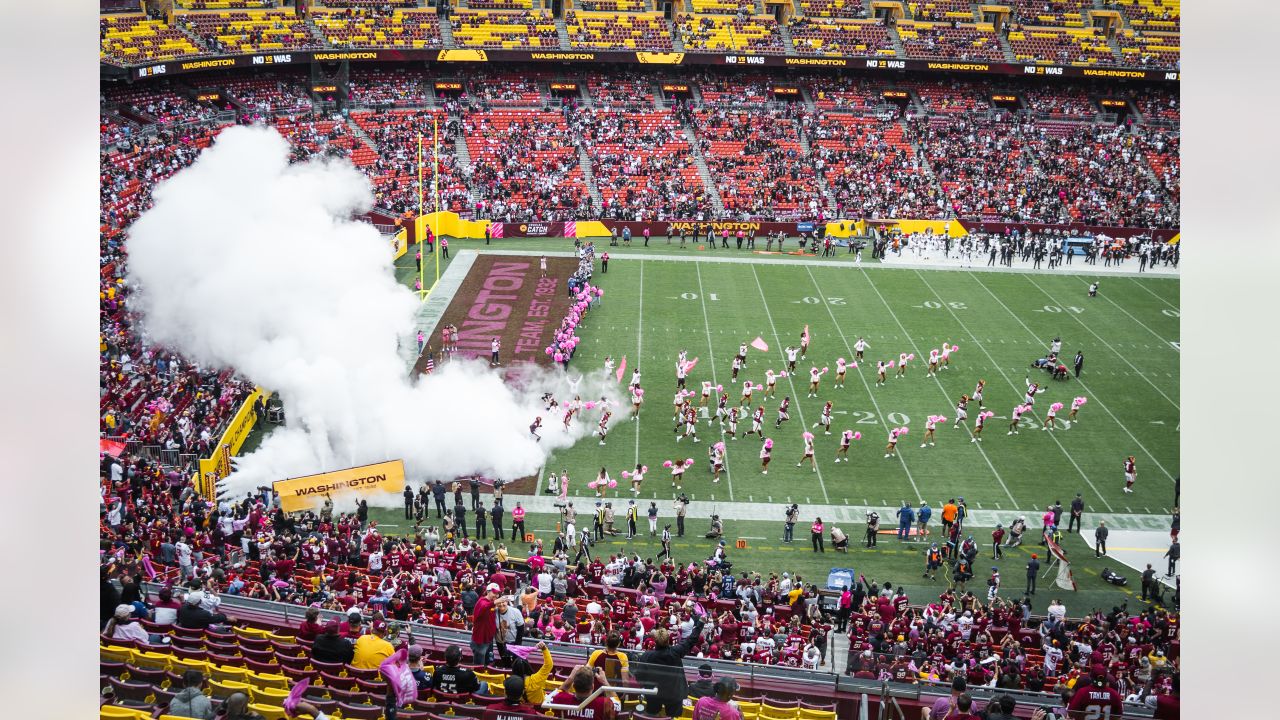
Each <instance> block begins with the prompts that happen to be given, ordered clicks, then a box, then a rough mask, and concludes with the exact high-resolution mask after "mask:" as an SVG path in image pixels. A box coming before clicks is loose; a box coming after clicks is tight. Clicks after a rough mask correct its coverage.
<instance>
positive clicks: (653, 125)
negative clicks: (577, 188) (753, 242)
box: [574, 109, 704, 221]
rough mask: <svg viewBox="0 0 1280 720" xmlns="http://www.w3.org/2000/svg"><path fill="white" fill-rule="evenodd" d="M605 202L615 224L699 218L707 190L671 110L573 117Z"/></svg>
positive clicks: (596, 112)
mask: <svg viewBox="0 0 1280 720" xmlns="http://www.w3.org/2000/svg"><path fill="white" fill-rule="evenodd" d="M574 126H575V127H574V129H575V131H576V132H577V133H578V136H579V137H580V138H581V140H582V145H583V147H584V148H585V149H586V152H587V155H588V156H589V157H590V158H591V166H592V171H593V174H594V175H595V182H596V187H597V188H598V189H599V192H600V197H601V199H602V201H603V207H602V209H601V215H602V217H605V218H610V219H615V220H640V219H656V220H659V221H661V220H671V219H684V218H690V217H694V216H696V215H697V213H698V211H699V209H700V208H702V207H704V205H703V204H702V196H703V194H704V189H703V185H702V179H701V178H700V177H699V175H698V168H697V166H696V165H695V164H694V162H693V159H692V150H691V149H690V147H689V142H688V140H687V139H686V138H685V135H684V131H683V130H682V129H681V127H680V124H679V123H678V122H677V121H676V119H675V117H674V116H673V115H672V113H671V111H669V110H652V109H650V110H648V111H645V112H627V113H623V112H619V111H613V110H605V109H596V110H592V111H586V112H582V113H579V114H577V115H575V116H574Z"/></svg>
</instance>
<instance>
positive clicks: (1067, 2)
mask: <svg viewBox="0 0 1280 720" xmlns="http://www.w3.org/2000/svg"><path fill="white" fill-rule="evenodd" d="M1006 4H1009V5H1012V6H1013V17H1012V21H1013V22H1015V23H1018V24H1020V25H1042V26H1047V27H1084V13H1085V12H1087V11H1088V9H1090V8H1092V7H1093V0H1012V2H1010V3H1006Z"/></svg>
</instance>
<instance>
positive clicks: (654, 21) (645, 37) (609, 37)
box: [564, 10, 672, 52]
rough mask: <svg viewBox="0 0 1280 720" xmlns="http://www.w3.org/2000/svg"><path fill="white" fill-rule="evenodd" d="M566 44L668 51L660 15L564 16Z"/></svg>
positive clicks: (664, 26)
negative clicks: (567, 38) (567, 36)
mask: <svg viewBox="0 0 1280 720" xmlns="http://www.w3.org/2000/svg"><path fill="white" fill-rule="evenodd" d="M564 24H565V29H566V31H567V33H568V35H569V45H570V46H572V47H575V48H600V49H613V48H626V49H635V50H648V51H653V52H669V51H670V50H671V47H672V46H671V33H670V32H669V31H668V29H667V21H666V19H665V18H663V17H662V14H661V13H644V14H637V13H587V12H583V13H578V12H575V11H573V10H570V11H568V12H567V13H565V16H564Z"/></svg>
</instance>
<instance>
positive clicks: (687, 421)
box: [676, 406, 698, 443]
mask: <svg viewBox="0 0 1280 720" xmlns="http://www.w3.org/2000/svg"><path fill="white" fill-rule="evenodd" d="M690 435H692V436H693V441H694V442H695V443H696V442H698V411H697V410H695V409H694V408H693V407H692V406H690V407H689V409H687V410H685V411H684V435H677V436H676V442H680V439H681V438H687V437H689V436H690Z"/></svg>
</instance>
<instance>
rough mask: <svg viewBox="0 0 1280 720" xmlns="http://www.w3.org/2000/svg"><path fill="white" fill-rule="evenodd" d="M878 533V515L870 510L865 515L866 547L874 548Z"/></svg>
mask: <svg viewBox="0 0 1280 720" xmlns="http://www.w3.org/2000/svg"><path fill="white" fill-rule="evenodd" d="M878 532H880V513H878V512H876V511H875V510H871V511H869V512H868V513H867V547H869V548H873V547H875V546H876V533H878Z"/></svg>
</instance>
